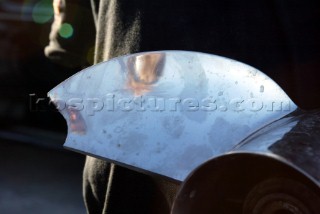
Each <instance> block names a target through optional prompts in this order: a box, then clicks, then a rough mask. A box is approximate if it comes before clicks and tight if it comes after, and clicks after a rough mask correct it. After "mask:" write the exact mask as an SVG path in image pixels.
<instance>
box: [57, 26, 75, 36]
mask: <svg viewBox="0 0 320 214" xmlns="http://www.w3.org/2000/svg"><path fill="white" fill-rule="evenodd" d="M59 35H60V36H61V37H63V38H66V39H67V38H70V37H71V36H72V35H73V27H72V25H70V24H68V23H63V24H62V25H61V27H60V30H59Z"/></svg>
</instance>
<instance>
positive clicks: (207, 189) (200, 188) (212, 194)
mask: <svg viewBox="0 0 320 214" xmlns="http://www.w3.org/2000/svg"><path fill="white" fill-rule="evenodd" d="M245 158H250V159H252V164H254V165H256V166H255V167H256V168H261V169H262V170H264V166H263V165H260V166H259V165H258V164H259V163H261V162H263V163H267V164H270V165H271V166H275V168H276V169H284V171H281V172H277V171H273V172H271V171H266V172H265V174H262V175H260V174H259V173H257V172H249V171H248V170H247V167H248V166H246V165H243V166H238V165H237V164H239V162H241V161H239V159H240V160H242V159H245ZM225 162H227V164H225ZM226 165H228V166H233V167H234V168H233V169H236V170H240V171H241V174H242V175H241V176H237V175H239V174H237V173H238V172H237V173H234V172H233V169H232V168H231V167H228V166H226ZM269 167H270V166H269ZM271 168H273V167H271ZM250 169H251V168H250ZM276 169H275V170H276ZM268 170H270V169H268ZM226 172H229V173H226ZM285 173H288V176H289V174H290V175H295V176H296V178H298V179H301V180H303V181H304V182H306V183H307V184H308V185H311V186H314V187H315V188H316V189H315V192H316V193H317V194H318V195H319V196H320V183H319V181H317V180H316V179H315V178H314V177H312V176H311V175H310V174H309V173H307V172H306V171H304V170H303V169H301V168H300V167H298V166H296V165H295V164H292V163H291V162H288V161H287V160H286V159H284V158H282V157H280V156H278V155H275V154H271V153H259V152H245V151H233V152H229V153H227V154H223V155H220V156H218V157H215V158H213V159H211V160H208V161H207V162H205V163H204V164H202V165H201V166H199V167H197V168H196V169H195V170H194V171H192V172H191V173H190V174H189V175H188V177H187V178H186V179H185V180H184V182H183V183H182V184H181V186H180V189H179V191H178V193H177V195H176V198H175V200H174V204H173V206H172V209H171V214H194V213H208V209H212V207H211V205H212V206H215V208H214V213H224V212H225V209H229V208H221V207H220V208H221V210H219V206H224V205H222V203H223V201H221V200H220V199H221V198H224V197H227V196H228V194H232V193H234V192H236V191H237V190H238V189H237V188H236V187H239V188H240V189H241V187H242V189H241V191H243V193H247V192H248V191H249V190H250V188H252V187H253V186H255V184H257V181H258V180H260V179H263V178H262V176H264V175H268V176H277V175H283V174H285ZM235 174H237V175H235ZM244 178H248V180H249V181H248V180H246V179H244ZM251 178H253V179H252V180H253V181H254V183H252V184H250V182H251V181H250V179H251ZM228 182H229V183H228ZM246 182H247V183H246ZM225 183H226V184H225ZM248 184H250V185H248ZM223 186H232V187H231V188H232V189H231V191H230V189H229V192H228V190H227V191H226V189H223ZM245 188H248V189H247V190H246V191H247V192H246V191H245V190H244V189H245ZM243 193H242V194H243ZM238 196H239V197H245V196H246V195H238ZM229 200H230V201H232V200H234V202H235V203H242V202H240V200H239V199H232V196H231V198H229ZM208 207H209V208H208ZM224 207H225V206H224ZM230 209H231V210H232V209H233V208H232V206H231V208H230ZM222 210H223V211H222ZM210 213H212V211H210ZM227 213H235V210H232V211H230V210H229V211H228V212H227ZM236 213H238V210H237V212H236Z"/></svg>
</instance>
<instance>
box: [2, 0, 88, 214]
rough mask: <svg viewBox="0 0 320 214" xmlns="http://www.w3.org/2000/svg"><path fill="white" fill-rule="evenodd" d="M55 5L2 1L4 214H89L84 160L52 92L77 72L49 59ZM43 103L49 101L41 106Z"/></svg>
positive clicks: (39, 1)
mask: <svg viewBox="0 0 320 214" xmlns="http://www.w3.org/2000/svg"><path fill="white" fill-rule="evenodd" d="M52 20H53V9H52V0H0V80H1V81H0V213H1V214H7V213H14V214H18V213H33V214H37V213H47V214H48V213H68V214H69V213H85V208H84V205H83V201H82V167H83V164H84V156H82V155H79V154H76V153H74V152H70V151H67V150H65V149H63V147H62V145H63V143H64V140H65V137H66V131H67V127H66V124H65V121H64V119H63V118H62V116H61V115H60V114H59V113H58V112H56V111H54V110H53V109H52V108H49V105H48V103H47V101H48V100H47V99H45V98H46V97H47V92H48V91H49V90H50V89H52V88H53V87H55V86H56V85H57V84H59V83H60V82H61V81H63V80H64V79H66V78H67V77H69V76H70V75H71V74H73V73H74V72H76V71H75V70H71V69H66V68H63V67H60V66H58V65H56V64H54V63H52V62H51V61H50V60H48V59H47V58H46V57H45V56H44V47H45V46H46V45H47V44H48V37H49V32H50V28H51V23H52ZM37 98H43V99H42V101H41V102H39V103H36V101H37Z"/></svg>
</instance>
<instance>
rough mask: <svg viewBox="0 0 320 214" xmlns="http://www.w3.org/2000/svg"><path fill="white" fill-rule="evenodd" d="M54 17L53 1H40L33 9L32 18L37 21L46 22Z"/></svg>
mask: <svg viewBox="0 0 320 214" xmlns="http://www.w3.org/2000/svg"><path fill="white" fill-rule="evenodd" d="M52 17H53V8H52V1H50V0H42V1H39V2H38V3H37V4H36V5H35V6H34V7H33V10H32V19H33V21H34V22H35V23H38V24H44V23H46V22H48V21H50V20H51V19H52Z"/></svg>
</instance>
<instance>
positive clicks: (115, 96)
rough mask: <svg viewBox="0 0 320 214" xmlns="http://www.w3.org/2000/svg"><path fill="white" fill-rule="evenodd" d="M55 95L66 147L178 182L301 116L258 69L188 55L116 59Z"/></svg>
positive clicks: (81, 74)
mask: <svg viewBox="0 0 320 214" xmlns="http://www.w3.org/2000/svg"><path fill="white" fill-rule="evenodd" d="M49 96H50V98H51V100H52V101H53V102H55V103H56V105H57V108H58V109H59V110H60V112H61V114H62V115H63V116H64V118H65V119H66V121H67V123H68V136H67V139H66V142H65V144H64V146H65V147H67V148H70V149H72V150H76V151H79V152H82V153H85V154H88V155H92V156H96V157H99V158H103V159H105V160H108V161H112V162H115V163H118V164H121V165H124V166H127V167H129V168H133V169H136V170H142V171H146V172H151V173H155V174H159V175H163V176H166V177H169V178H172V179H175V180H180V181H182V180H184V179H185V178H186V176H187V175H188V174H189V173H190V172H191V171H192V170H193V169H195V168H196V167H197V166H199V165H200V164H201V163H203V162H205V161H206V160H208V159H211V158H213V157H215V156H217V155H221V154H224V153H226V152H228V151H230V150H231V149H232V148H233V147H235V146H236V145H237V143H239V142H240V141H241V140H242V139H244V138H245V137H246V136H248V135H249V134H251V133H252V132H254V131H256V130H258V129H259V128H262V127H263V126H265V125H267V124H269V123H270V122H272V121H274V120H277V119H279V118H281V117H283V116H285V115H287V114H289V113H291V112H292V111H294V110H295V109H297V107H296V106H295V104H294V103H293V102H292V101H291V100H290V98H289V97H288V96H287V95H286V94H285V92H284V91H283V90H282V89H281V88H280V87H279V86H278V85H277V84H276V83H275V82H274V81H273V80H271V79H270V78H269V77H268V76H266V75H265V74H263V73H262V72H260V71H258V70H257V69H255V68H253V67H251V66H248V65H245V64H243V63H240V62H237V61H234V60H231V59H227V58H224V57H219V56H215V55H209V54H203V53H197V52H186V51H158V52H146V53H138V54H133V55H127V56H122V57H119V58H115V59H112V60H110V61H107V62H103V63H100V64H97V65H95V66H92V67H89V68H88V69H85V70H83V71H80V72H79V73H77V74H75V75H74V76H72V77H70V78H69V79H67V80H65V81H64V82H62V83H61V84H60V85H58V86H57V87H55V88H54V89H52V90H51V91H50V92H49Z"/></svg>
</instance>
